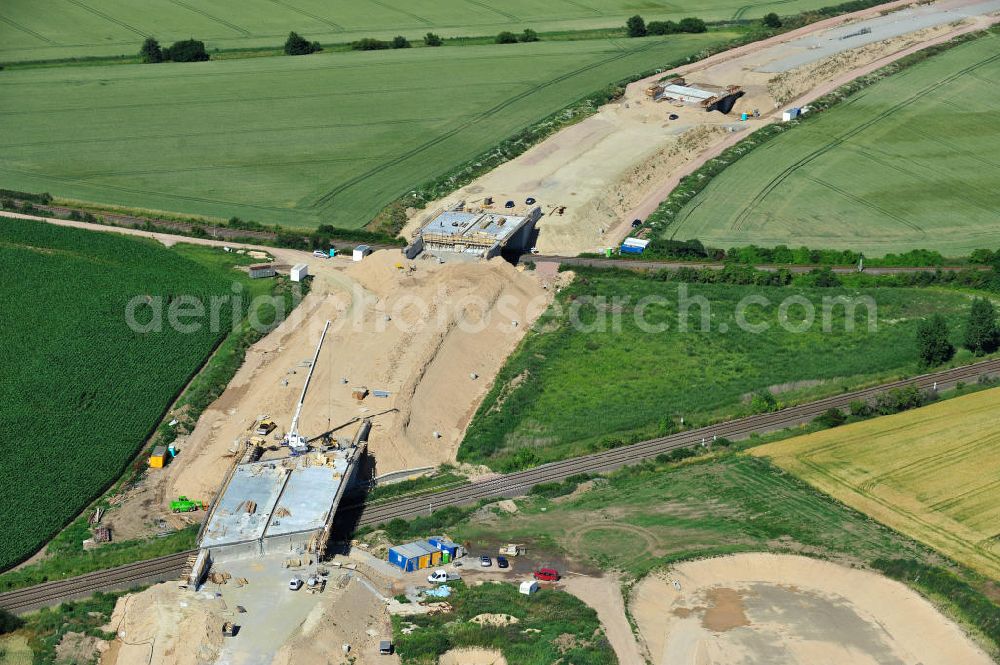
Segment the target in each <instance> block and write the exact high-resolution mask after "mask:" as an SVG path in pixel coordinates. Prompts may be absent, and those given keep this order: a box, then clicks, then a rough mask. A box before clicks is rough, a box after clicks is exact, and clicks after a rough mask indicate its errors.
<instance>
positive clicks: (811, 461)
mask: <svg viewBox="0 0 1000 665" xmlns="http://www.w3.org/2000/svg"><path fill="white" fill-rule="evenodd" d="M998 400H1000V389H992V390H986V391H983V392H979V393H974V394H972V395H967V396H965V397H958V398H955V399H950V400H947V401H945V402H941V403H938V404H934V405H932V406H928V407H924V408H922V409H916V410H914V411H908V412H906V413H900V414H897V415H893V416H885V417H883V418H877V419H875V420H869V421H866V422H861V423H856V424H853V425H848V426H846V427H839V428H836V429H832V430H824V431H822V432H816V433H814V434H808V435H806V436H801V437H796V438H794V439H788V440H785V441H779V442H777V443H771V444H768V445H765V446H761V447H759V448H754V449H753V450H752V451H751V452H752V453H753V454H754V455H757V456H766V457H769V458H771V459H772V460H773V461H774V462H775V463H776V464H778V465H779V466H781V467H782V468H784V469H787V470H789V471H791V472H792V473H794V474H796V475H797V476H799V477H801V478H802V479H804V480H805V481H806V482H808V483H810V484H812V485H814V486H815V487H818V488H819V489H821V490H823V491H824V492H827V493H828V494H831V495H832V496H834V497H835V498H837V499H838V500H839V501H842V502H844V503H846V504H847V505H849V506H851V507H852V508H855V509H857V510H860V511H861V512H864V513H866V514H868V515H871V516H872V517H874V518H875V519H877V520H879V521H880V522H883V523H884V524H887V525H888V526H891V527H892V528H894V529H896V530H898V531H901V532H902V533H905V534H906V535H908V536H910V537H912V538H915V539H916V540H919V541H921V542H923V543H926V544H927V545H930V546H931V547H934V548H936V549H938V550H939V551H941V552H943V553H944V554H946V555H947V556H950V557H951V558H953V559H955V560H956V561H959V562H961V563H964V564H965V565H967V566H969V567H971V568H974V569H975V570H978V571H979V572H981V573H984V574H986V575H989V576H990V577H993V578H994V579H1000V411H998V409H997V405H998Z"/></svg>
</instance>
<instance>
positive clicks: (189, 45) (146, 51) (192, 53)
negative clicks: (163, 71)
mask: <svg viewBox="0 0 1000 665" xmlns="http://www.w3.org/2000/svg"><path fill="white" fill-rule="evenodd" d="M293 34H294V33H293ZM208 59H209V56H208V52H207V51H206V50H205V42H202V41H198V40H197V39H185V40H182V41H179V42H174V43H173V45H172V46H169V47H167V48H161V47H160V43H159V42H158V41H156V39H154V38H153V37H148V38H147V39H146V41H145V42H143V44H142V48H140V49H139V61H140V62H143V63H156V62H204V61H206V60H208Z"/></svg>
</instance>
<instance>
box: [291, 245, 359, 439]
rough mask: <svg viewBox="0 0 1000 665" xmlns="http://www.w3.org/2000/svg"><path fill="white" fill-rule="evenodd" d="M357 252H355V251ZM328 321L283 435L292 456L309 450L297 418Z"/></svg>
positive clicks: (300, 412) (328, 324)
mask: <svg viewBox="0 0 1000 665" xmlns="http://www.w3.org/2000/svg"><path fill="white" fill-rule="evenodd" d="M355 251H357V250H355ZM330 323H331V322H330V321H327V322H326V325H324V326H323V333H322V334H321V335H320V336H319V343H318V344H317V345H316V353H314V354H313V358H312V362H311V363H309V373H308V374H307V375H306V380H305V383H304V384H303V385H302V394H301V395H300V396H299V403H298V405H297V406H296V407H295V415H294V416H293V417H292V424H291V426H290V427H289V428H288V433H287V434H285V440H284V441H283V443H284V445H286V446H288V447H289V448H290V449H291V451H292V455H301V454H303V453H305V452H308V450H309V439H308V437H305V436H303V435H302V434H300V433H299V417H300V416H301V415H302V405H303V404H305V401H306V391H307V390H309V382H310V381H312V375H313V371H314V370H315V369H316V362H317V361H318V360H319V351H320V349H322V348H323V340H325V339H326V333H327V331H328V330H330Z"/></svg>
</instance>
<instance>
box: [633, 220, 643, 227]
mask: <svg viewBox="0 0 1000 665" xmlns="http://www.w3.org/2000/svg"><path fill="white" fill-rule="evenodd" d="M640 226H642V220H641V219H633V220H632V228H633V229H637V228H639V227H640Z"/></svg>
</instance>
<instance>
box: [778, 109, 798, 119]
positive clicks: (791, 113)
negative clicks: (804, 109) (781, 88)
mask: <svg viewBox="0 0 1000 665" xmlns="http://www.w3.org/2000/svg"><path fill="white" fill-rule="evenodd" d="M799 113H800V109H799V108H798V107H795V108H790V109H788V110H787V111H785V112H783V113H782V114H781V121H782V122H789V121H790V120H795V119H796V118H798V117H799Z"/></svg>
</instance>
